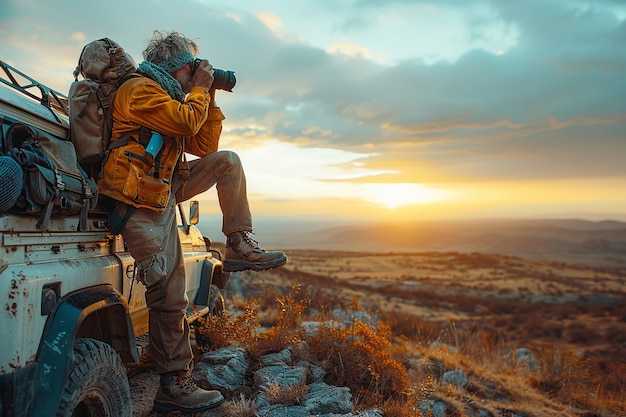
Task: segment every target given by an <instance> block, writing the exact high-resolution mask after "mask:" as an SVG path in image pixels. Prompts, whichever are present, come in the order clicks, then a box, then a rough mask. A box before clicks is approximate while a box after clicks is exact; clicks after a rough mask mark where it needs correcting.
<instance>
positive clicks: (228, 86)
mask: <svg viewBox="0 0 626 417" xmlns="http://www.w3.org/2000/svg"><path fill="white" fill-rule="evenodd" d="M201 62H202V60H201V59H200V58H196V59H194V60H193V63H192V64H191V76H192V77H193V75H194V74H195V73H196V71H197V70H198V68H200V63H201ZM236 83H237V79H236V78H235V73H234V72H233V71H227V70H222V69H218V68H213V84H211V88H215V89H217V90H225V91H230V92H232V91H233V87H234V86H235V84H236Z"/></svg>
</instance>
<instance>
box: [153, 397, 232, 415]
mask: <svg viewBox="0 0 626 417" xmlns="http://www.w3.org/2000/svg"><path fill="white" fill-rule="evenodd" d="M224 401H226V399H225V398H224V397H221V398H217V399H216V400H214V401H211V402H209V403H204V404H202V405H199V406H195V407H184V406H181V405H180V404H176V403H172V402H169V401H157V400H155V401H154V406H153V407H152V411H154V412H157V413H169V412H170V411H180V412H181V413H197V412H199V411H205V410H210V409H212V408H216V407H218V406H220V405H222V403H223V402H224Z"/></svg>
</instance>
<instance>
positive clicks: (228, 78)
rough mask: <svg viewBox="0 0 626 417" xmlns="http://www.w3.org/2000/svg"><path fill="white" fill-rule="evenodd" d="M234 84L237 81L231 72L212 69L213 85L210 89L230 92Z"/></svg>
mask: <svg viewBox="0 0 626 417" xmlns="http://www.w3.org/2000/svg"><path fill="white" fill-rule="evenodd" d="M236 83H237V79H236V78H235V73H234V72H233V71H225V70H221V69H217V68H213V85H211V88H215V89H217V90H225V91H231V92H232V91H233V87H234V86H235V84H236Z"/></svg>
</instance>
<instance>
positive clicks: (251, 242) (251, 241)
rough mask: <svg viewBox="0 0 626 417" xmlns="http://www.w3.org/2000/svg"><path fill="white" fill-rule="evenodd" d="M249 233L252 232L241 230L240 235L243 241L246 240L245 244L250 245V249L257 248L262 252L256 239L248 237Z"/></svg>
mask: <svg viewBox="0 0 626 417" xmlns="http://www.w3.org/2000/svg"><path fill="white" fill-rule="evenodd" d="M251 233H252V232H241V236H242V238H243V241H244V242H246V244H247V245H248V246H250V247H251V248H252V250H254V251H256V250H258V251H261V252H263V249H261V248H260V247H259V242H257V241H256V240H254V239H252V238H251V237H250V234H251Z"/></svg>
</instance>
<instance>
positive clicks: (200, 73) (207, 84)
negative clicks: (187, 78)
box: [191, 59, 213, 98]
mask: <svg viewBox="0 0 626 417" xmlns="http://www.w3.org/2000/svg"><path fill="white" fill-rule="evenodd" d="M191 83H192V84H193V85H194V86H195V85H199V86H200V87H204V88H206V89H207V90H208V89H210V88H211V86H212V85H213V65H211V64H209V61H207V60H206V59H203V60H202V62H200V66H199V67H198V69H197V70H196V72H195V73H194V74H193V76H192V77H191ZM211 98H213V97H211Z"/></svg>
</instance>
